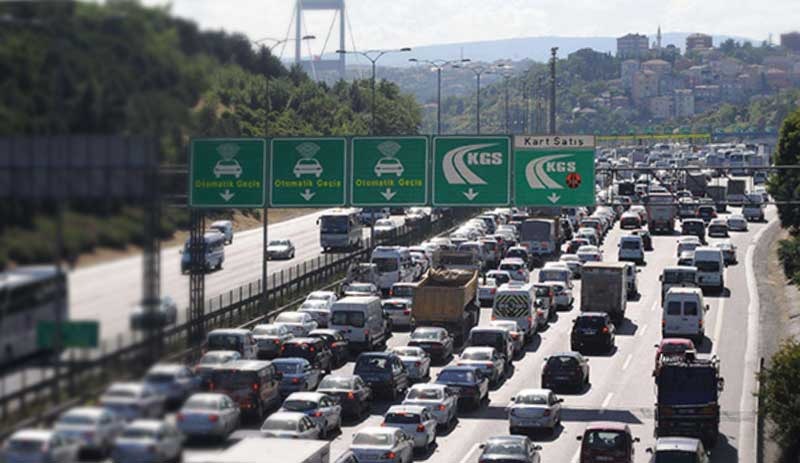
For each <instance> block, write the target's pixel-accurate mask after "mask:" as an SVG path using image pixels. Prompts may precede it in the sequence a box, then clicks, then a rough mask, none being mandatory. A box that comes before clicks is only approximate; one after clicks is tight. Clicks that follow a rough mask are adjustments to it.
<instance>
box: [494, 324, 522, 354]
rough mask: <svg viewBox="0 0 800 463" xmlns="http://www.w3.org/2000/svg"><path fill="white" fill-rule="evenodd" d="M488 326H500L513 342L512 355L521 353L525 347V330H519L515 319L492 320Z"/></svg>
mask: <svg viewBox="0 0 800 463" xmlns="http://www.w3.org/2000/svg"><path fill="white" fill-rule="evenodd" d="M489 327H490V328H502V329H504V330H506V331H508V334H510V335H511V342H513V343H514V357H515V358H516V357H517V356H518V355H520V354H521V353H522V349H523V348H524V347H525V332H523V331H521V330H520V328H519V325H518V324H517V322H516V321H515V320H492V321H490V322H489Z"/></svg>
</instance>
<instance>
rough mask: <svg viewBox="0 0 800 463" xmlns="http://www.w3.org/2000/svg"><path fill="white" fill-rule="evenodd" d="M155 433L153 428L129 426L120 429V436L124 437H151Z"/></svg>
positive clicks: (153, 436)
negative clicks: (122, 429)
mask: <svg viewBox="0 0 800 463" xmlns="http://www.w3.org/2000/svg"><path fill="white" fill-rule="evenodd" d="M156 433H157V431H156V430H155V429H147V428H137V427H129V428H126V429H125V430H124V431H122V436H121V437H123V438H126V439H153V438H155V436H156Z"/></svg>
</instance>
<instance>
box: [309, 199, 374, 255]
mask: <svg viewBox="0 0 800 463" xmlns="http://www.w3.org/2000/svg"><path fill="white" fill-rule="evenodd" d="M317 224H318V225H319V244H320V246H321V247H322V249H323V250H324V251H329V250H331V249H352V248H360V247H361V243H362V237H363V234H364V232H363V229H364V225H363V224H362V223H361V219H360V217H359V211H358V210H357V209H334V210H332V211H329V212H326V213H324V214H322V215H321V216H320V217H319V218H318V219H317Z"/></svg>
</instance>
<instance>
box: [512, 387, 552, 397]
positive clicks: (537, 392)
mask: <svg viewBox="0 0 800 463" xmlns="http://www.w3.org/2000/svg"><path fill="white" fill-rule="evenodd" d="M551 392H553V391H552V390H550V389H544V388H529V389H522V390H521V391H519V392H517V395H518V396H520V395H547V394H550V393H551Z"/></svg>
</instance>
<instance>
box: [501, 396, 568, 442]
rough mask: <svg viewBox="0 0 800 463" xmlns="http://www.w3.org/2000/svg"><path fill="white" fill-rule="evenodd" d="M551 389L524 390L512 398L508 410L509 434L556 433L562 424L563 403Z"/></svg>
mask: <svg viewBox="0 0 800 463" xmlns="http://www.w3.org/2000/svg"><path fill="white" fill-rule="evenodd" d="M562 402H564V399H559V398H558V397H556V395H555V394H554V393H553V391H551V390H550V389H523V390H521V391H519V392H518V393H517V395H515V396H514V397H512V398H511V404H510V405H509V406H508V407H507V410H508V433H509V434H523V433H525V432H526V430H530V429H540V428H545V429H549V430H550V432H551V433H552V432H555V430H556V428H557V427H558V425H559V424H560V423H561V403H562Z"/></svg>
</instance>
